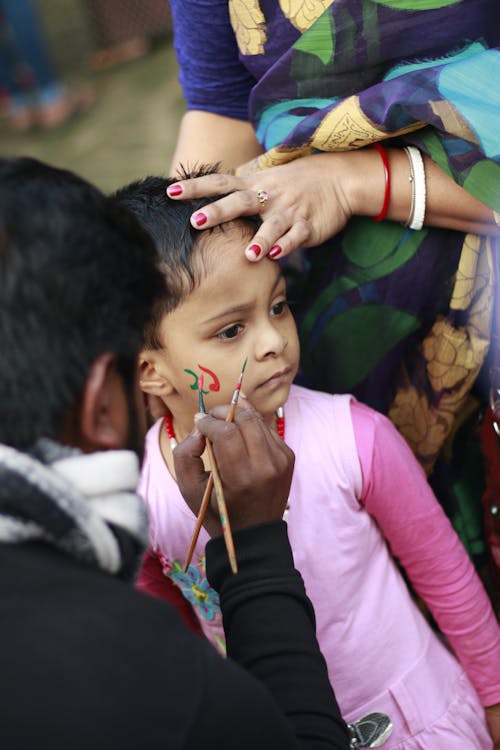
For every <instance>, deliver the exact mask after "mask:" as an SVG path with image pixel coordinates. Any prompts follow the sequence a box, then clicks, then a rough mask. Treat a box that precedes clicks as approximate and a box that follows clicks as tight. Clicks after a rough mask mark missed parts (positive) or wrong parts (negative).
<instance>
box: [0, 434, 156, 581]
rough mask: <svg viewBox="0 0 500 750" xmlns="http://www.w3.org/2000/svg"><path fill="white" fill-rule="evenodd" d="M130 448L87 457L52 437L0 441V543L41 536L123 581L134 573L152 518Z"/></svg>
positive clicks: (23, 540) (38, 538) (37, 539)
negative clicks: (27, 448)
mask: <svg viewBox="0 0 500 750" xmlns="http://www.w3.org/2000/svg"><path fill="white" fill-rule="evenodd" d="M138 476H139V466H138V459H137V456H136V455H135V454H134V453H132V452H131V451H125V450H123V451H105V452H102V453H92V454H83V453H81V452H80V451H78V450H75V449H71V448H65V447H62V446H60V445H58V444H56V443H54V442H52V441H50V440H46V439H43V440H40V441H38V443H37V444H36V446H35V447H34V449H33V451H32V452H31V453H29V454H28V453H21V452H19V451H17V450H15V449H14V448H11V447H9V446H6V445H2V444H0V542H4V543H8V544H22V543H24V542H29V541H43V542H46V543H48V544H50V545H53V546H54V547H57V548H58V549H60V550H61V551H63V552H65V553H66V554H68V555H70V556H72V557H74V558H76V559H77V560H79V561H80V562H82V563H86V564H88V565H91V566H93V567H96V568H99V569H101V570H104V571H106V572H108V573H111V574H113V575H116V576H118V577H120V578H125V579H130V578H132V577H134V575H135V574H136V572H137V569H138V566H139V563H140V559H141V555H142V552H143V549H144V547H145V545H146V543H147V537H148V530H147V515H146V510H145V506H144V504H143V502H142V501H141V499H140V498H139V497H138V496H137V495H136V494H135V488H136V486H137V481H138Z"/></svg>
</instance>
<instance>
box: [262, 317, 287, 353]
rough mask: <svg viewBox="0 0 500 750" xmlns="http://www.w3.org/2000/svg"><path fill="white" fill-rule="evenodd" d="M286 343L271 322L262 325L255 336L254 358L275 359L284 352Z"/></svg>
mask: <svg viewBox="0 0 500 750" xmlns="http://www.w3.org/2000/svg"><path fill="white" fill-rule="evenodd" d="M287 343H288V341H287V339H286V338H285V336H283V334H282V333H281V331H280V330H279V329H278V328H276V327H275V326H273V325H272V323H271V322H268V323H266V324H264V325H263V326H262V327H261V328H260V330H259V331H258V334H257V346H256V357H257V359H258V360H259V359H265V358H266V357H276V356H278V355H279V354H282V352H283V351H284V350H285V348H286V345H287Z"/></svg>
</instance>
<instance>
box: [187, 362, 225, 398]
mask: <svg viewBox="0 0 500 750" xmlns="http://www.w3.org/2000/svg"><path fill="white" fill-rule="evenodd" d="M198 369H200V370H201V371H202V373H205V374H206V375H208V376H209V378H210V379H211V381H212V382H211V383H210V385H209V386H208V390H207V391H205V390H203V382H204V380H205V378H204V377H203V380H202V381H201V391H202V393H203V394H204V395H205V396H206V395H207V393H209V392H210V391H212V392H213V393H217V391H220V382H219V378H218V377H217V375H216V374H215V372H212V370H209V369H208V368H207V367H203V366H202V365H198ZM184 372H186V373H187V374H188V375H191V377H192V378H193V382H192V384H191V385H190V386H189V387H190V388H191V390H192V391H197V390H199V388H198V382H199V376H198V375H197V373H196V372H194V371H193V370H187V369H185V370H184Z"/></svg>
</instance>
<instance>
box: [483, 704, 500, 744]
mask: <svg viewBox="0 0 500 750" xmlns="http://www.w3.org/2000/svg"><path fill="white" fill-rule="evenodd" d="M485 713H486V721H487V723H488V729H489V730H490V734H491V739H492V740H493V747H494V750H500V703H497V704H496V705H495V706H488V708H486V709H485Z"/></svg>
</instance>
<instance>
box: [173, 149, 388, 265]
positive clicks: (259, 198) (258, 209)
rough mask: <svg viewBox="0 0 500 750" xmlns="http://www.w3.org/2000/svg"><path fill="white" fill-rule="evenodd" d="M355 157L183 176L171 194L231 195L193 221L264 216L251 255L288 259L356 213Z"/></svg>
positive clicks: (202, 224) (209, 223) (200, 225)
mask: <svg viewBox="0 0 500 750" xmlns="http://www.w3.org/2000/svg"><path fill="white" fill-rule="evenodd" d="M353 155H354V156H356V154H353V153H350V154H344V153H339V154H330V153H328V154H327V153H322V154H313V155H310V156H304V157H302V158H300V159H296V160H295V161H292V162H289V163H287V164H282V165H280V166H277V167H271V168H270V169H266V170H264V171H262V172H258V173H256V174H253V175H250V176H246V177H237V176H235V175H231V174H213V175H206V176H204V177H198V178H195V179H192V180H181V181H179V182H178V183H175V185H172V186H170V188H169V189H168V191H167V192H168V195H169V196H170V197H171V198H178V199H183V198H200V197H203V196H212V195H217V194H221V193H230V194H229V195H227V196H226V197H224V198H221V199H220V200H218V201H216V202H214V203H210V204H208V205H207V206H205V207H204V208H203V209H202V210H201V211H198V212H197V213H195V214H193V216H192V217H191V223H192V225H193V226H194V227H196V228H197V229H206V228H209V227H213V226H215V225H217V224H221V223H222V222H225V221H230V220H231V219H235V218H237V217H238V216H249V215H254V214H260V216H261V217H262V225H261V227H260V228H259V230H258V232H257V234H256V235H255V236H254V237H253V239H252V240H251V241H250V243H249V245H248V247H247V248H246V250H245V252H246V255H247V257H248V259H249V260H259V259H261V258H263V257H264V256H265V255H268V254H269V255H270V257H272V258H283V257H284V256H285V255H288V254H289V253H291V252H292V251H293V250H296V249H297V248H299V247H312V246H315V245H319V244H321V243H322V242H324V241H325V240H326V239H328V238H329V237H331V236H332V235H334V234H336V233H337V232H339V231H340V230H341V229H343V228H344V226H345V225H346V223H347V221H348V220H349V218H350V217H351V215H352V210H351V206H350V198H349V194H348V192H347V188H348V187H350V185H351V183H352V179H351V172H352V166H351V157H352V156H353ZM370 156H373V157H374V158H375V160H376V158H377V154H371V155H370ZM380 179H381V180H382V171H381V170H380ZM179 186H180V188H181V191H180V188H179ZM382 190H383V188H382ZM266 196H267V197H266Z"/></svg>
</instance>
